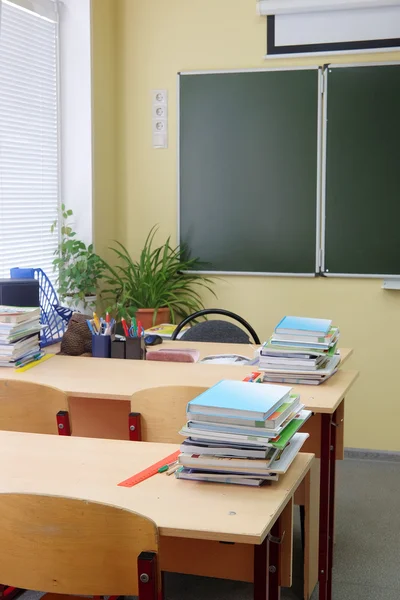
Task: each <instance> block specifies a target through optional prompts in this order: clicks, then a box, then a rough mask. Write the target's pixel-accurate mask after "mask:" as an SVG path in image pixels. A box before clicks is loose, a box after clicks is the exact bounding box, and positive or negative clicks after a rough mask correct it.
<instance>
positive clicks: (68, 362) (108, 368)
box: [0, 342, 357, 413]
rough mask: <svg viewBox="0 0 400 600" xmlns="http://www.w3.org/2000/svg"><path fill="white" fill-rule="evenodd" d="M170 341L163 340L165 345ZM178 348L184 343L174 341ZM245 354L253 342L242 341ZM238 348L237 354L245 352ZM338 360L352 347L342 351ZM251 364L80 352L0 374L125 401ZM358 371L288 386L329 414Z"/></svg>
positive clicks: (237, 373)
mask: <svg viewBox="0 0 400 600" xmlns="http://www.w3.org/2000/svg"><path fill="white" fill-rule="evenodd" d="M174 343H175V342H169V343H168V344H165V347H167V346H169V345H170V344H171V345H172V344H174ZM176 344H177V347H182V346H183V345H184V344H185V345H186V346H189V342H176ZM225 345H226V346H228V347H230V348H234V349H235V350H236V349H237V348H238V346H241V344H205V346H207V349H206V350H204V349H202V346H203V345H202V344H200V343H196V344H194V343H190V346H191V347H192V348H194V347H196V348H199V349H200V351H201V353H202V354H208V350H209V349H210V347H211V346H213V347H218V348H219V349H220V352H219V353H221V346H225ZM243 347H244V348H245V349H246V352H247V353H248V354H249V356H252V355H253V347H252V346H246V345H243ZM246 352H245V351H243V350H242V354H246ZM342 352H343V361H345V360H346V359H347V358H348V357H349V356H350V354H351V350H343V351H342ZM254 369H255V368H254V367H243V366H237V365H210V364H201V363H196V364H189V363H167V362H154V361H148V362H146V361H139V360H118V359H115V360H111V359H108V358H82V357H79V356H54V357H53V358H51V359H50V360H47V361H45V362H44V363H41V364H39V365H37V366H36V367H33V368H32V369H28V370H27V371H25V372H23V373H18V372H15V371H14V370H12V369H7V368H5V367H3V368H0V379H18V380H22V381H31V382H33V383H41V384H44V385H50V386H53V387H57V388H59V389H61V390H63V391H64V392H66V393H67V394H68V395H69V396H72V397H74V398H104V399H107V400H129V401H130V399H131V397H132V395H133V394H134V393H135V392H138V391H140V390H144V389H147V388H154V387H158V386H167V385H192V386H203V387H210V386H212V385H215V384H216V383H218V381H220V380H221V379H235V380H238V381H241V380H242V379H243V378H244V377H246V375H248V374H249V373H251V372H252V371H254ZM356 377H357V374H356V373H355V372H354V371H342V370H339V371H338V373H337V374H336V375H334V376H333V377H332V378H331V379H329V380H328V381H327V382H326V383H324V384H323V385H320V386H309V385H294V386H293V389H294V390H295V391H296V392H297V393H299V394H301V398H302V401H303V403H304V404H306V405H307V408H309V409H310V410H313V411H316V412H321V413H331V412H333V411H334V410H335V409H336V408H337V406H338V405H339V404H340V401H341V399H342V398H343V397H344V395H345V394H346V392H347V390H348V389H349V388H350V386H351V385H352V383H353V382H354V380H355V379H356Z"/></svg>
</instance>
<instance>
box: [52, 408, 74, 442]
mask: <svg viewBox="0 0 400 600" xmlns="http://www.w3.org/2000/svg"><path fill="white" fill-rule="evenodd" d="M56 418H57V428H58V435H68V436H69V435H71V424H70V421H69V413H68V411H67V410H60V411H59V412H58V413H57V415H56Z"/></svg>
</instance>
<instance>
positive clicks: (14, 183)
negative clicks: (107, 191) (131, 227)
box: [0, 0, 59, 279]
mask: <svg viewBox="0 0 400 600" xmlns="http://www.w3.org/2000/svg"><path fill="white" fill-rule="evenodd" d="M43 1H44V4H46V2H47V4H48V5H49V6H50V5H51V4H52V1H51V0H43ZM39 3H40V2H39ZM19 4H23V2H22V1H21V2H16V3H9V2H4V1H3V0H0V5H1V19H0V277H8V276H9V271H10V268H12V267H35V268H37V267H40V268H42V269H44V270H45V271H46V273H47V274H48V276H49V277H50V278H52V279H54V277H55V274H54V272H53V266H52V261H53V259H54V251H55V250H56V248H57V243H58V236H57V234H56V233H55V234H52V233H51V231H50V228H51V225H52V223H53V222H54V221H55V220H56V219H57V216H58V205H59V156H58V152H59V149H58V145H59V143H58V137H59V131H58V95H57V77H58V73H57V52H58V48H57V25H56V23H55V22H51V21H50V20H46V19H43V18H42V16H43V15H42V16H41V15H38V14H35V13H34V12H32V11H29V10H23V9H21V7H20V6H19ZM54 14H55V13H54Z"/></svg>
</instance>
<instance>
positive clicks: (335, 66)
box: [320, 61, 400, 280]
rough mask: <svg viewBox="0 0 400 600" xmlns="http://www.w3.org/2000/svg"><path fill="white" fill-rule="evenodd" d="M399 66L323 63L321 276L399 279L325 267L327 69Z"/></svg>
mask: <svg viewBox="0 0 400 600" xmlns="http://www.w3.org/2000/svg"><path fill="white" fill-rule="evenodd" d="M390 65H395V66H400V61H385V62H380V61H379V62H376V61H374V62H363V63H361V62H360V63H332V64H326V65H324V71H323V75H322V77H323V84H322V85H323V91H324V93H323V123H322V152H321V155H322V173H321V185H322V191H321V251H320V254H321V267H320V274H321V276H323V277H332V278H335V277H336V278H347V279H349V278H350V279H384V280H399V279H400V273H399V274H397V275H396V274H393V273H390V274H385V273H336V272H331V271H328V270H327V269H326V203H327V136H328V127H329V125H328V119H327V115H328V101H329V70H330V69H351V68H362V67H385V66H390Z"/></svg>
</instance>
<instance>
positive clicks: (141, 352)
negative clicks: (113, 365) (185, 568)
mask: <svg viewBox="0 0 400 600" xmlns="http://www.w3.org/2000/svg"><path fill="white" fill-rule="evenodd" d="M125 344H126V346H125V358H130V359H131V360H146V346H145V343H144V337H134V338H127V340H126V342H125Z"/></svg>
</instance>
